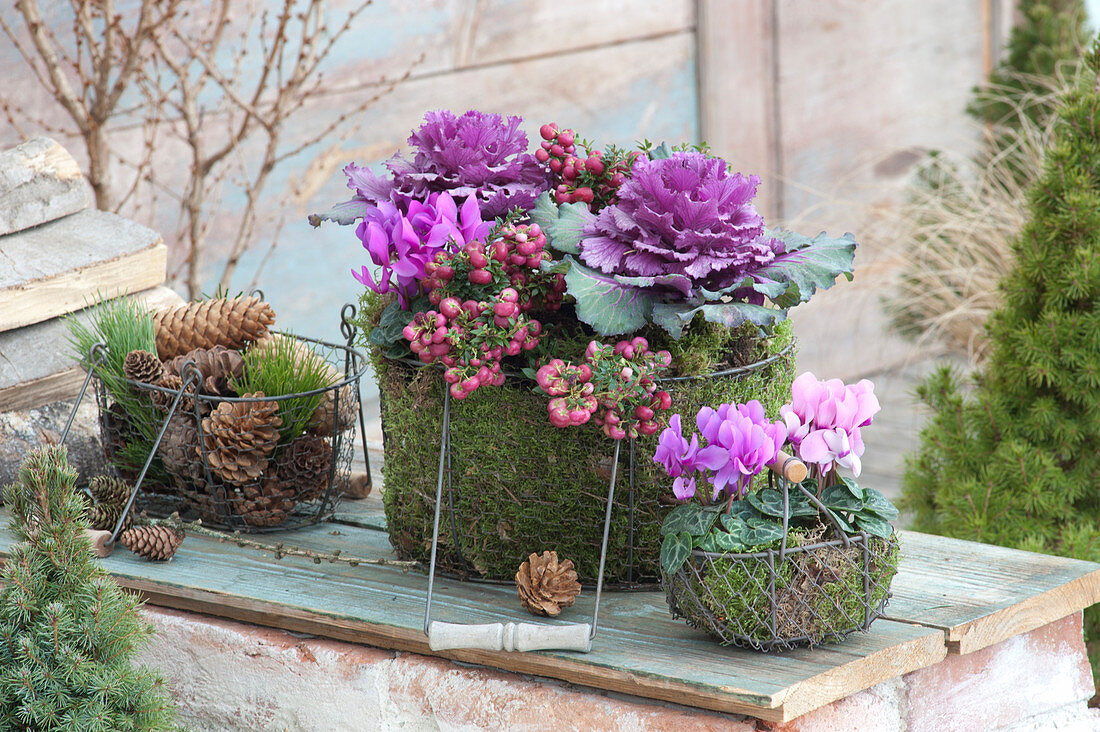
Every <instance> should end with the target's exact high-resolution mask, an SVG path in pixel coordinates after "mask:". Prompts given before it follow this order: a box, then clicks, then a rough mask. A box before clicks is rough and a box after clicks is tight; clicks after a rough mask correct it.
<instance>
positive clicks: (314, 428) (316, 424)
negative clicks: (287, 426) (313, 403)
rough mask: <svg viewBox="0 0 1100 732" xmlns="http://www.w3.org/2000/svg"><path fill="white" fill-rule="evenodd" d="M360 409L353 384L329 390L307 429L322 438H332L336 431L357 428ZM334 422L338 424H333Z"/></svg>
mask: <svg viewBox="0 0 1100 732" xmlns="http://www.w3.org/2000/svg"><path fill="white" fill-rule="evenodd" d="M338 379H339V377H337V380H338ZM337 392H339V393H340V414H339V417H337V415H336V393H337ZM358 407H359V404H358V402H357V401H356V400H355V392H354V391H353V390H352V386H351V384H345V385H344V386H342V387H340V388H339V389H329V390H328V391H326V392H325V400H324V401H323V402H321V405H320V406H319V407H317V409H315V410H313V414H312V415H310V418H309V424H308V425H307V429H308V430H309V431H310V432H312V433H313V434H315V435H319V436H321V437H331V436H332V434H333V430H334V429H335V430H336V431H338V432H343V431H344V430H346V429H350V428H352V427H353V426H355V418H356V417H357V416H358V414H359V412H358ZM334 421H335V423H336V424H333V422H334Z"/></svg>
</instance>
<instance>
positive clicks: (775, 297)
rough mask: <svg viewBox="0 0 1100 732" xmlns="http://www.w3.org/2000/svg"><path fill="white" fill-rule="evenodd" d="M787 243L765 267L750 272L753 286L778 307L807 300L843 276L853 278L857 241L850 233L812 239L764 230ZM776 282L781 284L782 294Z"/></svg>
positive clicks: (818, 236)
mask: <svg viewBox="0 0 1100 732" xmlns="http://www.w3.org/2000/svg"><path fill="white" fill-rule="evenodd" d="M765 235H766V236H768V235H770V236H774V237H775V238H777V239H780V240H782V241H783V243H784V244H786V246H787V251H786V252H785V253H784V254H780V255H778V256H777V257H776V258H775V259H773V260H772V261H771V262H769V263H768V264H767V265H765V266H764V267H761V268H760V269H758V270H756V271H754V272H752V273H750V277H751V278H752V280H753V285H752V287H753V289H755V290H756V291H757V292H760V293H762V294H764V295H766V296H768V297H769V298H770V299H771V300H772V301H773V302H774V303H775V304H776V305H778V306H779V307H781V308H789V307H793V306H795V305H797V304H798V303H800V302H806V301H807V300H809V299H810V297H811V296H812V295H813V294H814V293H815V292H816V291H817V289H818V288H820V289H822V290H827V289H829V288H830V287H832V286H833V285H834V284H836V279H837V277H839V276H840V275H844V276H845V277H847V278H848V279H849V280H851V279H852V265H853V261H854V259H855V252H856V241H855V238H854V237H853V236H852V235H851V234H845V235H844V236H842V237H840V238H839V239H836V238H833V237H830V236H829V235H827V234H825V233H824V232H822V233H820V234H818V235H817V236H815V237H814V238H813V239H810V238H809V237H806V236H803V235H802V234H797V233H795V232H793V231H775V232H767V233H766V234H765ZM778 285H784V289H783V291H782V293H781V294H773V293H776V292H778Z"/></svg>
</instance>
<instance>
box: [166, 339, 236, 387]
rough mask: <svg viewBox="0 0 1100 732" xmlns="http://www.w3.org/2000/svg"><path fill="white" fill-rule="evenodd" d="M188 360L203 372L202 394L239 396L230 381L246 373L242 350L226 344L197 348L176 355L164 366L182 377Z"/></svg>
mask: <svg viewBox="0 0 1100 732" xmlns="http://www.w3.org/2000/svg"><path fill="white" fill-rule="evenodd" d="M188 361H192V362H193V363H194V364H195V368H197V369H198V370H199V373H200V374H202V384H201V385H200V388H199V391H200V392H201V393H202V394H210V395H213V396H222V397H235V396H237V392H236V391H234V389H233V387H232V386H231V385H230V382H231V381H232V380H234V379H239V378H240V377H241V374H243V373H244V357H243V356H241V353H240V351H236V350H234V349H232V348H226V347H225V346H214V347H213V348H195V349H192V350H190V351H188V352H187V353H185V354H184V355H182V356H176V357H175V358H173V359H172V360H171V361H168V362H167V363H165V365H164V366H165V369H166V370H167V372H168V373H169V374H173V375H175V376H178V377H181V378H182V376H183V367H184V364H186V363H187V362H188ZM177 388H178V387H177Z"/></svg>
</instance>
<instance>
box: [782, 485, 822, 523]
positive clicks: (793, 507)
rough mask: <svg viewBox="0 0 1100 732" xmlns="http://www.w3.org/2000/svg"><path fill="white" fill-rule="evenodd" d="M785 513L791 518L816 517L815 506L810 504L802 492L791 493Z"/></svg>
mask: <svg viewBox="0 0 1100 732" xmlns="http://www.w3.org/2000/svg"><path fill="white" fill-rule="evenodd" d="M787 513H788V515H789V516H790V517H791V518H800V517H803V516H816V515H817V506H815V505H813V504H812V503H810V499H808V498H806V495H805V494H804V493H803V492H802V491H791V492H790V497H789V498H788V504H787Z"/></svg>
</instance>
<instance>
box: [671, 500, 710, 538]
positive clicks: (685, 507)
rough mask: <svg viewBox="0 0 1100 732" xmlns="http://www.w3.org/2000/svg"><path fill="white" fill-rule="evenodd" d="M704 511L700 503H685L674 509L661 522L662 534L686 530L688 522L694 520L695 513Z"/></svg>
mask: <svg viewBox="0 0 1100 732" xmlns="http://www.w3.org/2000/svg"><path fill="white" fill-rule="evenodd" d="M702 511H703V507H702V506H700V505H699V504H698V503H685V504H682V505H680V506H677V507H676V508H674V509H672V510H671V511H669V512H668V516H665V520H664V522H663V523H662V524H661V536H668V535H669V534H679V533H680V532H681V531H686V528H687V526H688V524H689V523H693V522H694V520H695V515H696V514H698V513H702Z"/></svg>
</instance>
